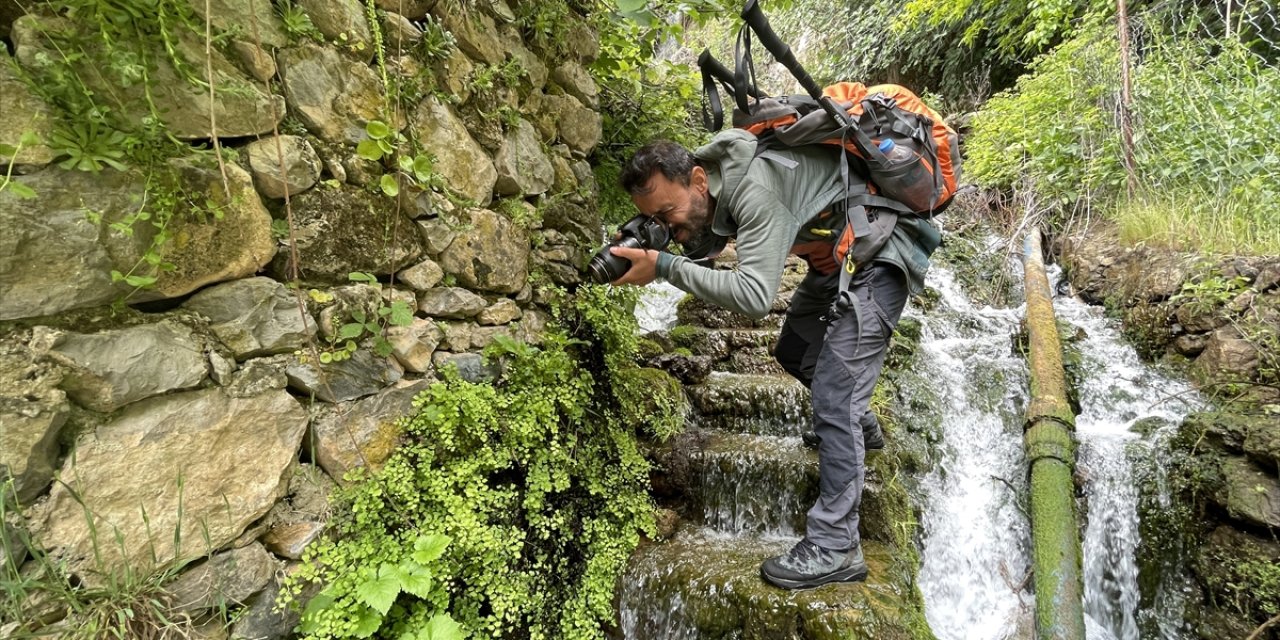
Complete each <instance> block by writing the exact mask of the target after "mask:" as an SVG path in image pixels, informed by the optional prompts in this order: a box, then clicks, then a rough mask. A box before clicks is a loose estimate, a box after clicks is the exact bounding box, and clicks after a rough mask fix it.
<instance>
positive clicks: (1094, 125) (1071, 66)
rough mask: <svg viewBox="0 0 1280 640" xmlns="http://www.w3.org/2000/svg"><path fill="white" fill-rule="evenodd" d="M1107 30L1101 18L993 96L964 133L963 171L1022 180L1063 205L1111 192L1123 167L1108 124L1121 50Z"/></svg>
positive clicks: (1005, 185) (980, 178) (988, 178)
mask: <svg viewBox="0 0 1280 640" xmlns="http://www.w3.org/2000/svg"><path fill="white" fill-rule="evenodd" d="M1111 38H1112V36H1111V32H1110V31H1108V29H1107V27H1106V26H1102V25H1099V26H1095V27H1092V28H1089V29H1085V30H1083V31H1081V32H1080V33H1079V34H1077V35H1076V37H1074V38H1072V39H1071V40H1069V41H1068V42H1066V43H1064V44H1063V45H1061V46H1059V47H1058V48H1056V49H1054V50H1053V51H1052V52H1050V53H1048V54H1046V55H1045V56H1043V57H1041V58H1040V59H1038V60H1037V61H1036V62H1035V64H1033V65H1032V68H1031V73H1030V74H1029V75H1026V76H1023V77H1022V78H1020V79H1019V80H1018V83H1017V86H1016V87H1015V88H1014V89H1012V90H1010V91H1006V92H1002V93H1000V94H998V95H996V96H994V97H993V98H991V100H990V101H988V102H987V104H986V106H985V107H984V108H983V109H982V111H980V112H978V114H977V115H976V116H975V117H974V119H973V133H972V135H971V136H970V137H969V138H968V139H967V140H966V149H967V152H968V154H967V157H966V159H965V171H966V173H968V175H969V176H970V177H972V178H973V179H975V180H976V181H977V182H978V183H979V184H982V185H984V186H988V187H995V188H1000V189H1012V188H1013V187H1015V186H1019V185H1021V184H1023V183H1024V181H1025V182H1028V183H1030V184H1029V186H1030V187H1031V188H1032V189H1033V190H1034V191H1035V192H1037V193H1038V194H1040V195H1042V196H1044V197H1046V198H1048V199H1050V200H1051V201H1053V202H1055V203H1058V204H1061V205H1070V204H1073V203H1074V202H1075V201H1076V200H1078V199H1080V198H1083V197H1086V196H1102V197H1112V196H1114V195H1115V194H1116V193H1117V189H1118V188H1120V187H1122V186H1123V184H1124V168H1123V166H1122V165H1121V163H1120V141H1119V137H1118V136H1117V135H1116V130H1115V128H1114V126H1113V125H1112V113H1113V107H1112V104H1113V100H1114V95H1115V93H1116V88H1117V87H1118V86H1119V84H1118V75H1117V74H1118V72H1117V69H1118V65H1119V52H1118V51H1117V50H1116V47H1115V44H1114V42H1113V41H1112V39H1111Z"/></svg>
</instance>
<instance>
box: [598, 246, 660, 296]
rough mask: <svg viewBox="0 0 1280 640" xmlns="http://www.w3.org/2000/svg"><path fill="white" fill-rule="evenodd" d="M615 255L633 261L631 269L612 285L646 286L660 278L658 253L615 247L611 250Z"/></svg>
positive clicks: (651, 250)
mask: <svg viewBox="0 0 1280 640" xmlns="http://www.w3.org/2000/svg"><path fill="white" fill-rule="evenodd" d="M609 251H610V252H612V253H613V255H615V256H618V257H619V258H626V259H627V260H630V261H631V268H630V269H628V270H627V272H626V273H624V274H622V277H621V278H618V279H617V280H614V281H613V282H612V283H610V284H634V285H639V286H642V287H643V286H644V285H646V284H649V283H650V282H653V281H654V279H655V278H657V277H658V252H657V251H654V250H653V249H632V248H630V247H613V248H611V249H609Z"/></svg>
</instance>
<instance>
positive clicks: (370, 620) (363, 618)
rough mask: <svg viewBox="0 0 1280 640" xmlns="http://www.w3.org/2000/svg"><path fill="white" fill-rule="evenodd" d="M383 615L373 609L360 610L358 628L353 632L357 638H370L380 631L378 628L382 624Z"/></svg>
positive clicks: (357, 621)
mask: <svg viewBox="0 0 1280 640" xmlns="http://www.w3.org/2000/svg"><path fill="white" fill-rule="evenodd" d="M383 615H385V614H383ZM383 615H379V614H378V612H377V611H374V610H373V609H365V610H364V611H361V612H360V618H359V619H357V620H356V628H355V631H353V633H354V634H355V636H356V637H357V638H368V637H369V636H371V635H373V634H375V633H377V632H378V628H379V627H381V626H382V618H383Z"/></svg>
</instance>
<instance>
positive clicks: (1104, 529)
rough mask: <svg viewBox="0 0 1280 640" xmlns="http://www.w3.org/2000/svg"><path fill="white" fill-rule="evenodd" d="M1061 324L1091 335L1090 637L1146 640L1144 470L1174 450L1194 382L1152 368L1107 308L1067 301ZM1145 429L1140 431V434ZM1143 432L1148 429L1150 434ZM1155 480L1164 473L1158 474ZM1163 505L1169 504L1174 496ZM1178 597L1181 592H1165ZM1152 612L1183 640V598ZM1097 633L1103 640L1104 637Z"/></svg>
mask: <svg viewBox="0 0 1280 640" xmlns="http://www.w3.org/2000/svg"><path fill="white" fill-rule="evenodd" d="M1055 305H1056V309H1057V312H1058V317H1059V318H1060V319H1062V320H1063V321H1065V322H1067V323H1069V324H1070V325H1071V326H1073V327H1075V328H1076V329H1077V330H1079V331H1080V333H1081V334H1082V339H1081V340H1080V341H1079V343H1078V344H1077V349H1078V350H1079V353H1080V360H1081V362H1080V380H1079V385H1080V388H1079V394H1080V415H1079V416H1077V417H1076V437H1077V439H1078V440H1079V442H1080V454H1079V467H1080V470H1081V473H1082V474H1083V477H1084V491H1085V496H1086V499H1087V505H1088V507H1087V513H1086V516H1087V525H1086V527H1085V535H1084V580H1085V614H1086V615H1087V616H1088V617H1089V618H1090V620H1089V621H1088V622H1089V623H1090V638H1095V639H1098V640H1102V639H1107V640H1109V639H1111V638H1114V639H1115V640H1137V639H1138V638H1139V637H1140V633H1139V615H1140V612H1139V611H1138V602H1139V595H1140V592H1139V586H1138V566H1137V562H1136V559H1135V550H1136V549H1137V546H1138V543H1139V536H1138V526H1139V523H1138V497H1139V496H1138V487H1137V483H1136V482H1135V475H1136V472H1137V471H1139V470H1140V469H1139V468H1138V467H1137V466H1135V465H1142V464H1155V465H1159V464H1161V461H1162V460H1163V459H1164V457H1163V456H1160V455H1151V452H1152V450H1153V449H1155V450H1157V451H1158V450H1159V448H1160V447H1163V446H1164V440H1165V439H1166V438H1167V436H1168V435H1169V433H1170V431H1171V430H1172V428H1173V427H1175V426H1176V425H1177V424H1178V423H1180V422H1181V421H1182V419H1183V418H1184V417H1186V414H1187V413H1188V411H1189V410H1190V409H1191V408H1193V406H1194V405H1195V403H1196V402H1197V399H1196V397H1195V394H1194V392H1193V390H1192V389H1191V387H1190V386H1189V385H1187V384H1186V383H1185V382H1182V381H1179V380H1174V379H1172V378H1169V377H1166V376H1164V375H1162V374H1161V373H1160V372H1159V371H1157V370H1155V369H1153V368H1152V367H1150V366H1148V365H1146V364H1144V363H1143V362H1142V361H1141V360H1140V359H1139V357H1138V354H1137V353H1136V352H1135V351H1134V350H1133V348H1132V347H1130V346H1129V345H1127V344H1125V343H1123V342H1122V341H1121V340H1120V339H1119V338H1118V335H1119V330H1118V328H1117V327H1116V326H1115V323H1114V322H1112V321H1110V320H1109V319H1107V318H1106V317H1104V316H1103V314H1102V309H1100V308H1098V307H1091V306H1089V305H1086V304H1084V303H1082V302H1080V301H1079V300H1076V299H1073V298H1069V297H1065V296H1060V297H1059V298H1058V299H1057V300H1055ZM1135 427H1139V430H1135V429H1134V428H1135ZM1141 432H1146V433H1147V434H1149V435H1147V436H1145V437H1144V436H1143V435H1142V433H1141ZM1154 471H1155V473H1154V475H1156V476H1157V477H1160V476H1162V475H1163V474H1162V471H1163V470H1162V469H1160V468H1156V469H1155V470H1154ZM1162 499H1163V500H1165V501H1166V502H1167V500H1168V496H1167V493H1165V494H1164V495H1163V496H1162ZM1161 587H1162V590H1163V591H1165V592H1166V593H1167V594H1168V595H1169V596H1176V594H1177V593H1180V590H1179V589H1176V588H1175V587H1173V586H1172V585H1168V584H1166V585H1161ZM1156 606H1157V607H1162V608H1165V609H1166V610H1162V611H1156V612H1152V613H1154V614H1155V615H1154V617H1155V618H1156V619H1158V620H1160V621H1162V622H1163V624H1162V625H1160V626H1161V628H1160V629H1159V633H1160V638H1161V639H1162V640H1177V639H1178V638H1182V637H1183V630H1182V629H1181V625H1179V624H1177V621H1178V620H1180V619H1181V613H1182V612H1181V610H1180V608H1181V601H1180V599H1179V598H1177V597H1165V598H1158V599H1157V603H1156ZM1095 631H1096V633H1095Z"/></svg>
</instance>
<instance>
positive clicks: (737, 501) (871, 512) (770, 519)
mask: <svg viewBox="0 0 1280 640" xmlns="http://www.w3.org/2000/svg"><path fill="white" fill-rule="evenodd" d="M877 455H879V454H878V453H872V454H871V456H873V457H874V456H877ZM656 457H657V460H658V463H659V464H658V466H659V470H658V471H657V472H656V473H657V474H658V475H659V477H657V478H655V480H656V481H658V482H659V483H661V485H662V486H664V487H666V488H667V489H668V490H675V491H678V492H679V494H681V495H682V496H683V500H682V502H683V503H684V505H685V509H684V511H685V515H686V517H687V518H688V519H689V520H690V521H693V522H697V523H699V524H702V525H705V526H706V527H708V528H710V529H713V530H716V531H718V532H720V533H723V534H726V535H728V534H770V535H779V536H787V535H798V534H799V532H802V531H804V523H805V514H806V513H807V512H808V510H809V507H811V506H812V505H813V503H814V501H815V500H816V499H817V497H818V454H817V452H816V451H812V450H810V449H807V448H805V447H804V445H803V444H801V441H800V439H799V438H779V437H772V436H757V435H748V434H737V433H722V432H701V433H696V434H686V435H683V436H680V437H677V438H675V439H673V440H672V441H671V442H669V443H668V444H667V446H666V447H665V448H664V450H663V451H661V452H660V453H659V455H657V456H656ZM868 462H870V460H869V461H868ZM673 469H678V470H680V473H678V474H677V473H664V471H666V470H673ZM889 511H890V509H889V506H888V505H886V504H885V499H884V496H883V495H882V485H881V483H880V481H879V474H878V473H877V471H876V469H875V467H874V466H873V465H870V464H869V465H868V467H867V474H866V485H865V487H864V488H863V492H862V507H861V509H860V513H861V516H862V522H861V530H862V532H863V535H864V536H865V537H867V538H869V539H874V540H891V539H892V538H891V536H892V533H893V532H892V531H891V530H890V524H891V518H890V514H889Z"/></svg>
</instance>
